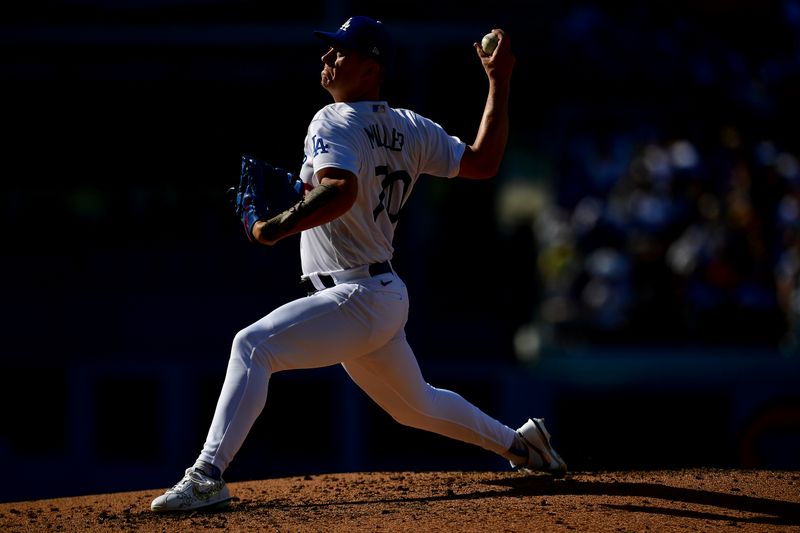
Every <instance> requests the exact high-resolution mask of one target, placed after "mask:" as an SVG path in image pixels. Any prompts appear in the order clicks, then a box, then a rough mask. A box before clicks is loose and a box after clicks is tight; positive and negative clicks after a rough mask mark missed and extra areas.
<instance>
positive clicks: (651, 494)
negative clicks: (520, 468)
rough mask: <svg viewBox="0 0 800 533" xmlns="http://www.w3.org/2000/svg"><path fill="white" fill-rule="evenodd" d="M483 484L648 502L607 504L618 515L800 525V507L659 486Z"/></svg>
mask: <svg viewBox="0 0 800 533" xmlns="http://www.w3.org/2000/svg"><path fill="white" fill-rule="evenodd" d="M481 483H484V484H486V485H495V486H496V485H502V486H506V487H508V488H509V490H508V491H503V492H502V493H500V494H502V495H504V496H511V495H514V496H556V495H569V496H625V497H635V498H642V499H643V500H644V501H643V504H605V505H604V507H606V508H609V509H614V510H618V511H627V512H635V513H656V514H663V515H666V516H683V517H687V518H697V519H704V520H728V521H730V520H735V521H739V522H751V523H755V524H770V525H800V504H798V503H794V502H787V501H782V500H771V499H768V498H759V497H754V496H746V495H742V494H727V493H723V492H715V491H708V490H700V489H689V488H680V487H670V486H667V485H661V484H658V483H647V482H629V481H614V480H612V481H607V480H597V481H586V480H581V481H579V480H575V479H569V478H567V479H563V480H555V479H552V478H548V477H545V476H528V477H520V478H513V479H498V480H490V481H482V482H481ZM485 495H486V494H485V493H483V494H481V496H485ZM650 499H653V500H663V501H668V502H672V503H686V504H694V505H705V506H709V507H719V508H723V509H731V510H735V511H742V512H749V513H758V514H763V515H770V516H758V517H747V518H742V517H735V518H734V517H731V516H728V515H725V514H718V513H714V512H709V511H697V510H691V509H676V508H673V507H659V506H658V505H653V504H652V502H650V501H649V500H650Z"/></svg>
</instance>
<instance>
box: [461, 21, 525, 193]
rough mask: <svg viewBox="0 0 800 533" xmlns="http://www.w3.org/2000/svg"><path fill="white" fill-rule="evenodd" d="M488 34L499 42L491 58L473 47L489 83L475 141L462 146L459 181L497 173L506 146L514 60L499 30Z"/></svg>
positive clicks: (506, 40) (478, 48)
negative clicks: (492, 35) (460, 178)
mask: <svg viewBox="0 0 800 533" xmlns="http://www.w3.org/2000/svg"><path fill="white" fill-rule="evenodd" d="M492 31H493V32H495V33H496V34H497V35H498V37H499V42H498V44H497V48H495V50H494V52H493V53H492V54H491V55H488V54H486V53H485V52H484V51H483V50H482V49H481V45H480V44H478V43H475V44H474V45H473V46H474V47H475V51H476V53H477V54H478V58H479V59H480V61H481V64H482V65H483V68H484V70H485V71H486V76H487V78H488V79H489V93H488V95H487V97H486V105H485V106H484V110H483V116H482V117H481V123H480V125H479V126H478V133H477V135H476V136H475V141H474V142H473V143H472V144H470V145H467V146H466V148H465V150H464V155H463V156H462V157H461V166H460V168H459V172H458V175H459V176H461V177H462V178H471V179H488V178H492V177H494V176H495V175H496V174H497V172H498V170H499V169H500V163H501V162H502V160H503V154H504V153H505V149H506V143H507V142H508V124H509V119H508V99H509V92H510V88H511V73H512V71H513V70H514V61H515V58H514V55H513V54H512V52H511V42H510V40H509V38H508V36H507V35H506V34H505V33H504V32H503V30H500V29H495V30H492Z"/></svg>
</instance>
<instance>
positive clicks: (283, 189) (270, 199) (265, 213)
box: [234, 155, 304, 242]
mask: <svg viewBox="0 0 800 533" xmlns="http://www.w3.org/2000/svg"><path fill="white" fill-rule="evenodd" d="M303 194H304V188H303V182H302V181H300V180H299V179H298V178H296V177H295V176H294V175H293V174H292V173H291V172H287V171H286V170H284V169H282V168H278V167H273V166H272V165H270V164H269V163H265V162H264V161H261V160H259V159H257V158H255V157H252V156H248V155H244V156H242V170H241V173H240V174H239V188H238V189H237V190H236V199H235V200H234V207H235V208H236V215H237V216H238V217H239V219H240V220H241V221H242V225H243V226H244V232H245V234H246V235H247V239H248V240H249V241H250V242H255V238H254V237H253V226H254V225H255V223H256V222H258V221H259V220H265V219H268V218H272V217H274V216H276V215H278V214H279V213H281V212H283V211H285V210H286V209H289V208H290V207H291V206H293V205H294V204H296V203H297V202H299V201H300V200H301V199H302V198H303Z"/></svg>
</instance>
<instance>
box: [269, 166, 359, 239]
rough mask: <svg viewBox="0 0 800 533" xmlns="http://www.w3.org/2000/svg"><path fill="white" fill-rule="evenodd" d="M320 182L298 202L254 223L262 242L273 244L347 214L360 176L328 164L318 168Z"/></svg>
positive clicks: (354, 197) (356, 190)
mask: <svg viewBox="0 0 800 533" xmlns="http://www.w3.org/2000/svg"><path fill="white" fill-rule="evenodd" d="M317 178H318V179H319V185H317V186H316V187H314V188H313V189H311V190H310V191H308V192H307V193H306V195H305V196H304V197H303V199H301V200H300V201H299V202H297V203H296V204H295V205H293V206H292V207H290V208H289V209H287V210H286V211H284V212H282V213H279V214H278V215H276V216H274V217H272V218H269V219H267V220H259V221H258V222H256V223H255V224H254V226H253V236H254V237H255V239H256V240H257V241H258V242H260V243H261V244H267V245H272V244H275V243H276V242H278V241H279V240H281V239H283V238H285V237H288V236H290V235H294V234H296V233H300V232H301V231H304V230H307V229H311V228H314V227H316V226H321V225H322V224H325V223H327V222H330V221H332V220H335V219H337V218H339V217H340V216H342V215H343V214H345V213H346V212H347V211H349V210H350V208H351V207H352V206H353V204H354V203H355V201H356V197H357V196H358V178H357V177H356V175H355V174H353V173H352V172H350V171H347V170H343V169H340V168H333V167H327V168H323V169H321V170H319V171H318V172H317Z"/></svg>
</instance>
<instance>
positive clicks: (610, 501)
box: [0, 469, 800, 533]
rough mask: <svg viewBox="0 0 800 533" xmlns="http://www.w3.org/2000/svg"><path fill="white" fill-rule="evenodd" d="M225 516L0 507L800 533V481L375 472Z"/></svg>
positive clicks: (110, 499) (127, 506)
mask: <svg viewBox="0 0 800 533" xmlns="http://www.w3.org/2000/svg"><path fill="white" fill-rule="evenodd" d="M230 488H231V492H232V494H233V496H234V501H233V503H232V504H231V506H230V507H229V509H228V510H226V511H217V512H192V513H187V514H166V515H165V514H155V513H152V512H151V511H150V509H149V506H150V501H151V500H152V499H153V498H154V497H156V496H157V495H158V494H161V493H162V492H163V488H159V489H153V490H148V491H141V492H126V493H115V494H102V495H93V496H80V497H72V498H59V499H52V500H37V501H30V502H12V503H3V504H0V529H1V530H2V531H9V532H13V531H20V532H22V531H70V532H71V531H81V532H93V531H143V532H148V531H154V532H173V531H174V532H178V531H180V532H185V531H208V530H217V531H220V530H223V531H248V532H251V531H292V532H295V531H322V532H352V531H391V532H394V531H415V532H420V533H421V532H426V533H427V532H431V531H457V532H480V533H489V532H495V531H592V532H595V531H597V532H602V531H613V532H620V531H682V532H684V531H753V532H765V531H782V532H783V531H800V473H798V472H774V471H741V470H709V469H699V470H681V471H650V472H598V473H590V472H577V473H573V474H571V475H569V476H568V477H567V478H565V479H560V480H557V479H552V478H550V477H549V476H546V475H530V476H525V475H522V474H518V473H512V472H377V473H375V472H373V473H348V474H324V475H319V476H306V477H291V478H281V479H268V480H262V481H246V482H235V483H230Z"/></svg>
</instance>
